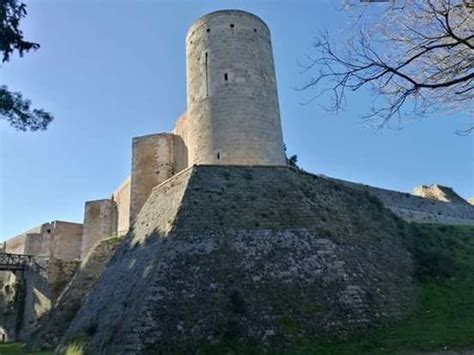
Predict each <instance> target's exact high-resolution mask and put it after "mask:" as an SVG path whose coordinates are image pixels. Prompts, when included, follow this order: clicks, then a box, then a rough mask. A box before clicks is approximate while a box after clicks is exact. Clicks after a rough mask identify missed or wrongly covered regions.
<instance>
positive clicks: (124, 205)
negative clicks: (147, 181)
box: [112, 176, 130, 236]
mask: <svg viewBox="0 0 474 355" xmlns="http://www.w3.org/2000/svg"><path fill="white" fill-rule="evenodd" d="M112 199H113V200H114V201H115V204H116V206H117V234H118V235H120V236H122V235H125V234H126V233H127V231H128V228H129V223H130V176H129V177H128V178H127V179H126V180H125V181H124V182H123V183H122V184H121V185H120V186H119V187H118V188H117V189H116V190H115V191H114V192H113V193H112Z"/></svg>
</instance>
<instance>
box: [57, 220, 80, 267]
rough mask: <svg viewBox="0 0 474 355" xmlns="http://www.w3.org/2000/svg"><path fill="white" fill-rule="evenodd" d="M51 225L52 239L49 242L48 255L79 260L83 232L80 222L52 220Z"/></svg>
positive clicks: (68, 259) (67, 259)
mask: <svg viewBox="0 0 474 355" xmlns="http://www.w3.org/2000/svg"><path fill="white" fill-rule="evenodd" d="M51 225H52V228H51V236H52V241H51V242H50V254H49V256H50V257H51V258H56V259H60V260H65V261H74V260H79V259H80V258H81V244H82V234H83V226H82V224H80V223H71V222H62V221H54V222H52V223H51ZM50 238H51V237H50Z"/></svg>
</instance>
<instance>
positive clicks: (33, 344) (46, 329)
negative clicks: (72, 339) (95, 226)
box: [27, 237, 120, 350]
mask: <svg viewBox="0 0 474 355" xmlns="http://www.w3.org/2000/svg"><path fill="white" fill-rule="evenodd" d="M119 240H120V239H119V238H116V237H112V238H107V239H104V240H101V241H100V242H99V243H97V244H96V245H95V246H94V247H93V248H92V249H91V250H90V251H89V254H88V255H87V256H86V258H85V259H84V260H83V261H82V263H81V265H80V267H79V269H78V270H77V272H76V273H75V275H74V277H72V279H70V282H69V283H68V284H67V286H66V287H65V288H64V290H62V291H63V292H62V293H61V295H60V297H59V298H58V299H57V301H56V302H55V304H54V307H53V308H52V309H51V311H50V312H48V313H47V314H45V315H44V316H43V317H42V318H41V319H40V320H39V323H38V325H37V330H36V331H35V332H34V333H33V334H31V336H30V337H29V339H28V342H27V346H28V348H30V349H33V350H41V349H53V348H55V347H56V346H57V345H58V343H59V340H60V339H61V337H62V336H63V334H64V333H65V331H66V329H67V327H68V325H69V322H71V320H72V319H73V318H74V316H75V314H76V312H77V310H78V309H79V308H80V306H81V303H82V301H83V299H84V298H85V296H86V295H87V294H88V293H89V292H90V291H91V290H92V288H93V286H94V284H95V283H96V282H97V280H98V279H99V277H100V275H102V273H103V271H104V269H105V267H106V265H107V263H108V262H109V260H110V258H111V257H112V255H113V253H114V251H115V249H116V247H117V245H118V243H119Z"/></svg>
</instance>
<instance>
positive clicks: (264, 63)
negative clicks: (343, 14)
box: [186, 11, 286, 165]
mask: <svg viewBox="0 0 474 355" xmlns="http://www.w3.org/2000/svg"><path fill="white" fill-rule="evenodd" d="M186 63H187V64H186V65H187V67H186V68H187V108H188V109H187V121H188V122H187V146H188V152H189V165H193V164H219V165H220V164H234V165H285V164H286V160H285V155H284V151H283V138H282V131H281V123H280V111H279V104H278V94H277V88H276V77H275V68H274V63H273V54H272V47H271V39H270V32H269V29H268V27H267V26H266V25H265V23H264V22H263V21H262V20H261V19H259V18H258V17H256V16H254V15H252V14H249V13H246V12H243V11H217V12H214V13H211V14H208V15H206V16H203V17H201V18H200V19H198V20H197V21H196V22H194V24H193V25H192V26H191V27H190V28H189V30H188V33H187V36H186Z"/></svg>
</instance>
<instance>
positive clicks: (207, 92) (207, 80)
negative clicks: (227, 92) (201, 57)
mask: <svg viewBox="0 0 474 355" xmlns="http://www.w3.org/2000/svg"><path fill="white" fill-rule="evenodd" d="M205 69H206V96H209V70H208V69H209V59H208V55H207V52H206V68H205Z"/></svg>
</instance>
